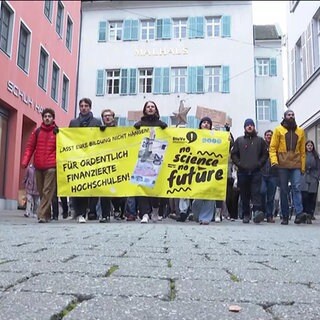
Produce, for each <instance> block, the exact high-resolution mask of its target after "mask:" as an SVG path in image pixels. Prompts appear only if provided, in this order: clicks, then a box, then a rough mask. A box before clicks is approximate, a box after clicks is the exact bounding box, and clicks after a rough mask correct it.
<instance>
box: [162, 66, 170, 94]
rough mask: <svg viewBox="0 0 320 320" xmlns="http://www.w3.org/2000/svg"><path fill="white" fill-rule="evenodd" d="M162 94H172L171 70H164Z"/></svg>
mask: <svg viewBox="0 0 320 320" xmlns="http://www.w3.org/2000/svg"><path fill="white" fill-rule="evenodd" d="M162 93H170V68H163V69H162Z"/></svg>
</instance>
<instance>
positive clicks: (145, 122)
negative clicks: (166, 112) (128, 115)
mask: <svg viewBox="0 0 320 320" xmlns="http://www.w3.org/2000/svg"><path fill="white" fill-rule="evenodd" d="M134 127H135V128H136V129H140V127H160V128H162V129H165V128H166V127H167V124H166V123H165V122H163V121H161V120H160V119H159V118H158V117H157V116H155V115H152V116H143V117H141V120H140V121H138V122H136V123H135V124H134Z"/></svg>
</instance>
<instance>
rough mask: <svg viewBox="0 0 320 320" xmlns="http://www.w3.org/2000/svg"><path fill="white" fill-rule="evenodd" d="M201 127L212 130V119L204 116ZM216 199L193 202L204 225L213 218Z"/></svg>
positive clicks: (197, 217) (193, 207) (196, 216)
mask: <svg viewBox="0 0 320 320" xmlns="http://www.w3.org/2000/svg"><path fill="white" fill-rule="evenodd" d="M199 129H205V130H212V120H211V119H210V118H209V117H204V118H202V119H201V120H200V124H199ZM215 205H216V203H215V200H202V199H195V200H193V202H192V212H193V215H194V217H195V220H196V221H199V223H200V224H202V225H208V224H209V223H210V221H211V220H212V218H213V211H214V208H215Z"/></svg>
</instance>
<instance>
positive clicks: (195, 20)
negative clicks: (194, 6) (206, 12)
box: [188, 17, 204, 39]
mask: <svg viewBox="0 0 320 320" xmlns="http://www.w3.org/2000/svg"><path fill="white" fill-rule="evenodd" d="M188 29H189V39H195V38H203V37H204V17H189V19H188Z"/></svg>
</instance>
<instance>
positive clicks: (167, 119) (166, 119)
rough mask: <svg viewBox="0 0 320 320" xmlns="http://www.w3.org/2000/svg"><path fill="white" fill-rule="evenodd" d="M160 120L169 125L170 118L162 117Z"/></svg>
mask: <svg viewBox="0 0 320 320" xmlns="http://www.w3.org/2000/svg"><path fill="white" fill-rule="evenodd" d="M160 120H161V121H163V122H165V123H166V124H168V123H169V117H168V116H162V117H160Z"/></svg>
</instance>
